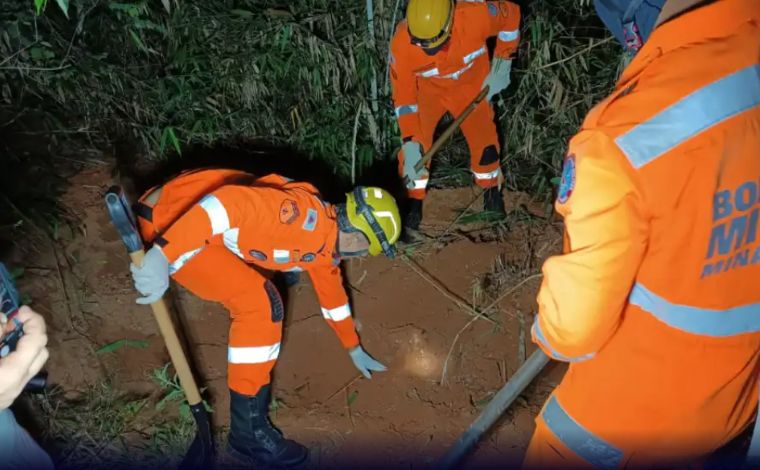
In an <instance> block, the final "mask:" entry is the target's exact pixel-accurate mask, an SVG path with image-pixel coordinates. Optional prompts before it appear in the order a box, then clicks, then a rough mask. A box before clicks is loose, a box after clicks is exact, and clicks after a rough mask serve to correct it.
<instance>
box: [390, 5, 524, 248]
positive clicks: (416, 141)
mask: <svg viewBox="0 0 760 470" xmlns="http://www.w3.org/2000/svg"><path fill="white" fill-rule="evenodd" d="M519 26H520V8H519V7H518V6H517V5H515V4H514V3H511V2H508V1H505V0H496V1H460V2H458V3H455V2H454V0H409V4H408V6H407V9H406V19H405V20H404V21H401V22H400V23H399V24H398V26H397V27H396V32H395V34H394V36H393V38H392V39H391V44H390V49H391V57H390V83H391V86H392V88H393V102H394V106H395V111H396V117H397V119H398V125H399V128H400V130H401V139H402V147H401V152H399V172H400V173H401V176H402V178H404V180H405V181H406V187H407V193H408V196H409V198H410V199H409V201H408V202H409V207H408V208H407V212H406V214H405V217H404V229H405V233H410V234H415V231H416V230H417V229H418V228H419V225H420V221H421V220H422V200H423V199H424V197H425V188H426V187H427V184H428V176H429V175H428V170H427V169H426V168H423V170H422V171H420V172H417V171H416V170H415V168H414V167H415V165H416V164H418V163H419V162H420V161H421V160H422V156H423V154H424V153H425V152H426V151H427V150H428V149H429V148H430V146H431V145H432V143H433V133H434V132H435V128H436V126H437V125H438V122H439V121H440V120H441V118H442V117H443V115H444V114H445V113H446V112H447V111H448V112H449V113H451V115H453V116H454V117H456V116H459V115H460V114H461V113H462V111H464V109H465V108H466V107H467V106H468V105H469V104H470V103H471V102H472V100H473V99H474V98H475V97H476V96H477V95H478V93H480V91H481V90H482V89H483V88H484V87H486V86H488V87H489V88H488V95H487V99H486V100H484V101H481V102H480V104H479V105H478V106H477V107H476V108H475V110H474V111H473V112H472V114H470V116H468V117H467V119H465V120H464V122H463V123H462V126H461V130H462V133H463V134H464V136H465V138H466V139H467V144H468V146H469V150H470V168H471V170H472V174H473V176H474V179H475V183H476V184H477V185H478V186H480V187H482V188H485V189H486V191H485V194H484V209H485V210H487V211H491V212H495V213H498V214H501V215H503V214H504V200H503V198H502V194H501V183H502V180H503V176H502V173H501V167H500V165H499V163H500V161H499V139H498V136H497V133H496V126H495V124H494V113H493V109H492V108H491V105H490V104H489V102H490V100H491V98H492V97H493V96H495V95H496V94H497V93H499V92H500V91H502V90H504V89H505V88H506V87H507V86H508V85H509V82H510V76H509V75H510V71H511V68H512V54H513V53H514V52H515V50H516V49H517V44H518V41H519V36H520V31H519ZM493 36H496V48H495V50H494V53H493V60H490V61H489V58H488V47H487V45H486V40H487V39H488V38H490V37H493ZM427 167H428V168H429V164H428V165H427ZM407 230H408V231H409V232H406V231H407Z"/></svg>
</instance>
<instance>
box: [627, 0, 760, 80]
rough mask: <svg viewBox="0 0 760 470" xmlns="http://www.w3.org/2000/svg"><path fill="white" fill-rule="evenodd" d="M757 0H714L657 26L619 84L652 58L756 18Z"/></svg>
mask: <svg viewBox="0 0 760 470" xmlns="http://www.w3.org/2000/svg"><path fill="white" fill-rule="evenodd" d="M759 19H760V8H758V1H757V0H716V1H714V2H713V3H710V4H707V5H704V6H701V7H698V8H696V9H694V10H692V11H689V12H686V13H683V14H681V15H680V16H678V17H675V18H672V19H670V20H668V21H666V22H665V23H663V24H661V25H660V26H658V27H657V28H656V29H655V30H654V31H653V32H652V35H651V36H650V37H649V39H648V40H647V42H646V43H644V46H643V47H642V48H641V50H640V51H639V52H638V53H637V54H636V55H635V56H634V58H633V60H632V61H631V63H630V64H629V65H628V67H626V69H625V71H624V72H623V74H622V75H621V77H620V80H619V82H618V87H622V86H624V85H625V84H627V82H628V81H629V80H631V79H632V78H633V77H635V76H637V75H638V74H639V73H640V72H641V71H642V70H643V69H644V68H645V67H646V66H647V65H648V64H649V63H650V62H652V61H653V60H654V59H656V58H658V57H660V56H662V55H665V54H667V53H668V52H670V51H672V50H674V49H677V48H679V47H681V46H683V45H686V44H692V43H696V42H700V41H703V40H705V39H706V38H710V37H722V36H726V35H727V34H730V33H732V32H733V31H735V30H736V29H737V28H738V27H739V26H740V25H742V24H744V23H747V22H750V21H758V20H759Z"/></svg>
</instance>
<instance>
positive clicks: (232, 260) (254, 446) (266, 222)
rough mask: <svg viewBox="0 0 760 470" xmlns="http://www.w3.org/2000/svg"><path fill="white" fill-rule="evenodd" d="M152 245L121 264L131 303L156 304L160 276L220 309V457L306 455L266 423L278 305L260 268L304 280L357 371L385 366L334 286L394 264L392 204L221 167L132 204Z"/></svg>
mask: <svg viewBox="0 0 760 470" xmlns="http://www.w3.org/2000/svg"><path fill="white" fill-rule="evenodd" d="M136 212H137V216H138V220H139V225H140V231H141V235H142V237H143V239H144V240H145V241H146V242H148V243H152V244H153V246H152V248H151V249H150V250H148V252H147V253H146V255H145V259H144V261H143V265H142V266H141V267H137V266H134V265H133V266H132V273H133V276H134V281H135V287H136V288H137V290H138V291H139V292H140V293H141V294H142V295H143V297H142V298H140V299H138V301H137V302H138V303H140V304H150V303H152V302H155V301H156V300H158V299H159V298H160V297H161V296H162V295H163V294H164V292H165V291H166V290H167V288H168V287H169V277H172V278H174V280H175V281H177V282H178V283H179V284H181V285H182V286H184V287H185V288H186V289H188V290H189V291H191V292H192V293H194V294H195V295H197V296H198V297H200V298H202V299H205V300H212V301H216V302H221V303H222V304H223V305H224V306H225V307H226V308H227V309H228V310H229V312H230V316H231V318H232V323H231V326H230V333H229V349H228V363H229V365H228V383H229V388H230V434H229V442H228V451H229V452H230V453H231V454H232V455H233V456H234V457H236V458H238V459H240V460H243V461H246V462H249V463H256V464H265V465H276V466H292V465H297V464H299V463H301V462H303V461H304V460H305V459H306V458H307V456H308V451H307V449H306V448H305V447H304V446H302V445H301V444H299V443H297V442H294V441H292V440H289V439H285V438H283V437H282V435H281V434H280V432H279V431H278V430H277V429H275V428H274V427H273V426H272V424H271V423H270V421H269V418H268V410H269V399H270V372H271V370H272V368H273V367H274V365H275V362H276V361H277V356H278V354H279V352H280V340H281V337H282V320H283V314H284V308H283V302H282V299H281V298H280V294H279V292H278V291H277V288H276V287H275V286H274V284H273V283H272V282H271V281H270V280H268V279H267V278H266V277H265V276H264V275H262V274H261V272H260V271H259V270H257V269H253V268H252V266H251V265H254V266H255V267H257V268H260V269H263V270H267V271H281V272H300V271H305V272H307V273H308V274H309V277H311V280H312V283H313V285H314V289H315V291H316V293H317V296H318V298H319V303H320V305H321V307H322V314H323V316H324V318H325V320H326V321H327V323H328V324H329V325H330V327H332V329H333V330H334V331H335V333H336V334H337V335H338V338H339V339H340V341H341V343H342V344H343V346H344V347H345V348H346V350H347V351H348V354H349V355H350V357H351V360H352V361H353V363H354V364H355V366H356V368H357V369H358V370H359V371H360V372H361V373H362V374H364V376H365V377H367V378H370V375H371V372H377V371H384V370H386V369H385V366H383V365H382V364H380V363H379V362H377V361H375V360H374V359H372V357H370V356H369V354H367V353H366V352H365V351H364V349H363V348H362V346H361V343H360V341H359V337H358V335H357V333H356V330H355V328H354V322H353V320H352V318H351V308H350V306H349V303H348V297H347V296H346V292H345V290H344V288H343V282H342V276H341V269H340V261H341V259H342V258H348V257H356V256H366V255H371V256H376V255H378V254H380V253H383V254H385V255H386V256H389V257H393V256H394V251H395V248H394V244H395V243H396V241H397V240H398V238H399V234H400V233H401V226H400V217H399V212H398V208H397V206H396V202H395V200H394V199H393V197H392V196H391V195H390V194H389V193H387V192H386V191H384V190H382V189H379V188H363V187H357V188H356V189H354V191H353V192H351V193H349V194H348V195H347V200H346V202H345V203H344V204H338V205H331V204H328V203H326V202H324V201H322V199H321V198H320V195H319V193H318V191H317V190H316V188H314V186H312V185H310V184H308V183H303V182H296V181H290V180H289V179H287V178H284V177H282V176H278V175H268V176H264V177H255V176H253V175H250V174H248V173H243V172H239V171H234V170H224V169H211V170H209V169H205V170H199V171H192V172H186V173H183V174H181V175H180V176H178V177H176V178H175V179H172V180H171V181H169V182H168V183H166V184H164V185H163V186H161V187H157V188H154V189H152V190H150V191H148V192H147V193H146V194H145V195H144V196H143V197H142V198H141V199H140V202H139V203H138V204H137V208H136Z"/></svg>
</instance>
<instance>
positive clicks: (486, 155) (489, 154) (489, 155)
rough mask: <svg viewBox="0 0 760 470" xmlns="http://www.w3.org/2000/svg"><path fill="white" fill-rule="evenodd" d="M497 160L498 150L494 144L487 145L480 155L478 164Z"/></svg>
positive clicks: (488, 163)
mask: <svg viewBox="0 0 760 470" xmlns="http://www.w3.org/2000/svg"><path fill="white" fill-rule="evenodd" d="M498 161H499V152H498V151H497V150H496V146H495V145H489V146H488V147H486V148H484V149H483V154H482V155H481V156H480V162H479V163H478V164H479V165H490V164H492V163H496V162H498Z"/></svg>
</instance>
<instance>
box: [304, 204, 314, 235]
mask: <svg viewBox="0 0 760 470" xmlns="http://www.w3.org/2000/svg"><path fill="white" fill-rule="evenodd" d="M317 218H318V214H317V211H316V210H315V209H312V208H308V209H307V210H306V218H305V219H304V220H303V225H301V228H302V229H304V230H306V231H308V232H313V231H314V229H315V228H316V227H317Z"/></svg>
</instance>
